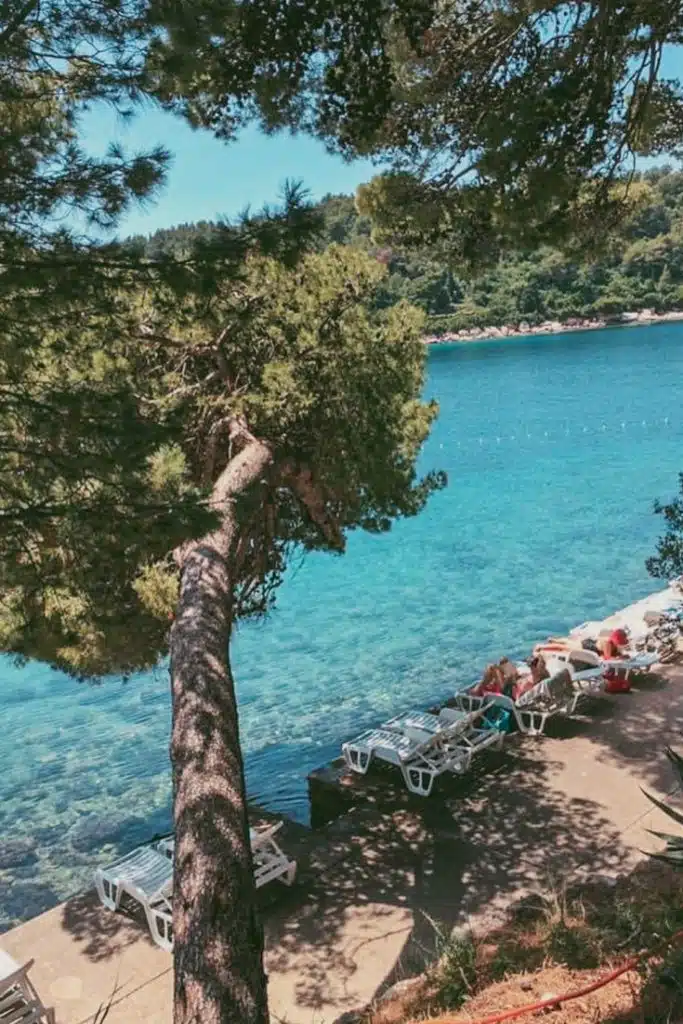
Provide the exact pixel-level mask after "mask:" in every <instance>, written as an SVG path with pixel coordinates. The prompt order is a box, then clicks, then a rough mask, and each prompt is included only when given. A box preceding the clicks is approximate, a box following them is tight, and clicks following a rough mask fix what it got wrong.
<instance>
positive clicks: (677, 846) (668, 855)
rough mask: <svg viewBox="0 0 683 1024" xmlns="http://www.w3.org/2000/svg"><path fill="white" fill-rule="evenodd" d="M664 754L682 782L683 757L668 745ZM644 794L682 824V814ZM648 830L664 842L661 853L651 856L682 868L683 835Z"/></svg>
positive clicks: (673, 819) (668, 815) (648, 794)
mask: <svg viewBox="0 0 683 1024" xmlns="http://www.w3.org/2000/svg"><path fill="white" fill-rule="evenodd" d="M666 756H667V757H668V758H669V761H670V762H671V764H672V765H673V767H674V769H675V771H676V775H677V776H678V779H679V782H681V783H683V757H681V755H680V754H677V753H676V751H675V750H672V749H671V748H670V747H669V748H667V751H666ZM645 796H646V797H647V798H648V800H651V801H652V803H653V804H654V805H655V807H658V808H659V809H660V811H663V812H664V814H666V815H667V817H669V818H671V819H672V821H675V822H676V823H677V824H678V825H683V814H680V813H679V812H678V811H676V810H674V808H673V807H671V805H670V804H667V803H664V802H663V801H662V800H658V799H657V798H656V797H654V796H652V794H651V793H645ZM648 831H649V832H651V834H652V835H653V836H656V837H657V839H662V840H664V842H665V843H666V848H665V850H664V851H663V852H662V853H653V854H652V856H653V857H655V858H656V859H657V860H662V861H664V862H665V863H666V864H671V865H673V867H675V868H679V869H680V868H682V867H683V836H681V835H677V836H674V835H668V834H667V833H664V832H653V831H652V829H648Z"/></svg>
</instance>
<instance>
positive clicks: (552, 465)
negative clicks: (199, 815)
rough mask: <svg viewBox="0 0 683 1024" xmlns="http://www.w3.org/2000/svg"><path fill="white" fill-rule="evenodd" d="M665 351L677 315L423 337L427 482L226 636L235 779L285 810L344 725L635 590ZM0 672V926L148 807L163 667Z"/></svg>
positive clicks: (161, 818)
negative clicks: (566, 330) (410, 513)
mask: <svg viewBox="0 0 683 1024" xmlns="http://www.w3.org/2000/svg"><path fill="white" fill-rule="evenodd" d="M682 371H683V325H678V324H669V325H660V326H657V327H647V328H642V327H641V328H631V329H627V330H626V329H625V330H609V331H601V332H588V333H582V334H567V335H563V336H560V337H555V338H543V339H525V340H515V341H503V342H483V343H477V344H471V345H467V346H447V347H443V348H439V349H433V350H431V351H430V354H429V383H428V388H427V390H428V393H429V394H430V395H434V396H435V397H436V398H438V400H439V402H440V403H441V417H440V419H439V421H438V423H437V425H436V427H435V429H434V432H433V435H432V437H431V439H430V441H429V443H428V445H427V447H426V450H425V452H424V457H423V465H424V467H425V468H428V467H429V468H431V467H440V468H443V469H446V470H447V471H448V474H449V479H450V484H449V487H448V489H447V490H446V491H445V492H443V493H441V494H439V495H437V496H436V497H435V498H434V499H433V501H432V503H431V505H430V507H429V509H428V510H427V511H426V512H425V513H424V514H423V515H422V516H421V517H419V518H418V519H415V520H412V521H409V522H404V523H400V524H398V526H396V528H395V529H394V530H393V531H392V533H391V534H389V535H386V536H383V537H370V536H361V535H358V536H355V537H352V538H351V540H350V543H349V549H348V553H347V554H346V555H345V556H344V557H343V558H334V557H330V556H315V557H312V558H310V559H309V560H308V561H307V562H306V563H305V564H304V565H303V566H302V567H300V568H298V569H297V570H296V571H295V572H293V573H292V575H291V578H290V579H289V580H288V581H287V583H286V584H285V586H283V588H282V590H281V593H280V596H279V608H278V610H277V611H276V612H275V613H274V614H273V615H272V616H271V617H270V618H269V619H268V620H267V621H266V622H264V623H262V624H257V625H250V626H248V627H244V628H242V629H241V630H240V632H239V635H238V637H237V639H236V641H235V650H234V661H235V670H236V676H237V681H238V691H239V701H240V710H241V724H242V736H243V742H244V747H245V752H246V762H247V777H248V785H249V789H250V794H251V796H252V797H253V798H255V799H256V800H258V801H259V802H261V803H262V804H264V805H265V806H267V807H269V808H271V809H275V810H278V811H281V812H283V813H286V814H290V815H293V816H295V817H297V818H299V819H301V820H305V819H306V816H307V810H308V808H307V799H306V774H307V772H308V771H310V770H311V769H312V768H315V767H317V766H318V765H320V764H322V763H323V762H325V761H327V760H329V759H330V758H332V757H334V756H336V755H337V753H338V752H339V746H340V743H341V742H342V740H344V739H345V738H348V737H350V736H352V735H354V734H355V733H357V732H358V731H360V730H361V729H362V728H364V727H366V726H368V725H372V724H375V723H378V722H380V721H381V720H382V719H383V718H384V717H386V716H387V715H388V714H389V713H393V712H396V711H399V710H400V709H401V708H405V707H408V706H410V705H415V704H417V705H426V704H428V703H429V702H430V701H431V700H433V699H437V698H441V697H444V696H445V695H447V694H448V693H449V692H451V691H453V690H454V689H455V688H457V687H461V686H463V685H465V684H466V683H468V682H470V681H471V680H472V679H473V678H475V676H476V675H477V671H478V670H479V669H480V668H481V667H482V666H483V665H484V664H485V663H486V661H487V660H489V659H490V658H492V657H496V658H499V657H501V656H502V655H503V654H508V655H511V656H513V655H519V656H523V655H525V654H527V653H528V651H529V648H530V646H531V644H532V643H533V641H535V640H536V639H538V638H542V637H544V636H546V635H547V634H548V633H552V632H555V631H562V630H564V629H566V628H568V627H570V626H572V625H574V624H576V623H577V622H580V621H583V620H584V619H588V618H594V617H601V616H603V615H606V614H607V613H609V612H611V611H614V610H615V609H616V608H618V607H621V606H622V605H624V604H627V603H628V602H630V601H632V600H635V599H636V598H639V597H642V596H644V595H645V594H646V593H648V592H649V591H650V590H653V589H655V588H656V587H657V586H658V584H656V583H654V584H653V582H652V581H651V580H649V578H648V576H647V573H646V572H645V567H644V561H645V558H646V557H647V556H648V555H649V554H650V553H652V550H653V545H654V540H655V538H656V536H657V532H658V528H659V523H658V521H657V520H656V519H655V517H654V516H653V515H652V513H651V506H652V501H653V499H654V498H655V497H657V496H660V497H667V496H670V495H673V493H674V492H675V490H676V487H677V474H678V472H679V470H681V469H683V409H682V408H681V400H680V391H679V382H680V380H681V377H682ZM0 671H1V673H2V681H1V683H0V715H1V716H2V723H3V728H2V732H1V733H0V930H2V929H4V928H6V927H9V926H10V925H11V924H12V923H15V922H17V921H19V920H22V919H25V918H27V917H30V916H32V915H34V914H36V913H38V912H40V911H41V910H44V909H46V908H47V907H49V906H51V905H52V904H54V903H55V902H57V901H58V900H59V899H62V898H64V897H65V896H67V895H69V894H70V893H72V892H74V891H76V890H77V889H79V888H80V887H82V886H83V885H84V884H88V883H89V879H90V874H91V870H92V868H93V866H94V865H95V864H96V863H98V862H101V861H102V860H106V859H107V857H110V856H111V855H112V854H114V853H116V852H119V851H120V852H123V851H124V850H127V849H129V848H130V847H131V846H133V845H134V844H135V843H137V842H139V841H142V840H144V839H146V838H148V837H149V836H150V835H151V834H152V833H154V832H156V831H161V830H163V829H167V828H168V826H169V820H170V817H169V815H170V776H169V768H168V761H167V746H168V734H169V721H170V714H169V697H168V685H167V679H166V675H165V672H164V671H163V670H162V669H160V670H158V671H157V672H155V673H150V674H148V675H146V676H144V677H142V678H139V679H134V680H132V681H130V682H128V683H126V684H123V683H121V682H120V681H117V680H110V681H108V682H106V683H104V684H102V685H100V686H96V687H93V686H88V685H84V684H78V683H75V682H73V681H72V680H70V679H67V678H65V677H63V676H61V675H59V674H57V673H54V672H51V671H49V670H48V669H46V668H44V667H42V666H40V665H30V666H28V667H25V668H22V669H17V668H14V667H13V666H11V665H10V664H9V663H8V662H7V661H4V662H2V663H0Z"/></svg>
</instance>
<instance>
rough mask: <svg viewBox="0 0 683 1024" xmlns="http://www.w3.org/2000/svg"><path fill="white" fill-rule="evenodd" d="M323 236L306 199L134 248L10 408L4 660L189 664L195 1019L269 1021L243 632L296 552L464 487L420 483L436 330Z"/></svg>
mask: <svg viewBox="0 0 683 1024" xmlns="http://www.w3.org/2000/svg"><path fill="white" fill-rule="evenodd" d="M318 223H319V218H318V215H317V214H316V213H315V212H314V211H311V210H309V209H308V207H307V206H306V204H305V203H304V202H303V201H302V200H301V197H300V195H299V194H298V193H297V192H296V191H294V192H293V193H290V195H289V198H288V203H287V207H286V210H285V211H284V213H283V214H282V215H278V214H270V215H263V216H259V217H258V218H256V219H255V220H254V221H251V222H245V223H242V224H241V225H238V226H236V227H234V228H231V227H229V226H227V225H213V226H211V229H210V230H205V229H204V228H203V229H201V230H200V231H199V232H198V233H197V234H196V235H194V234H193V233H192V232H190V233H188V232H187V231H185V230H183V231H181V232H179V233H178V234H177V235H176V236H175V237H174V238H173V240H172V242H170V243H169V239H168V238H166V239H164V240H163V244H158V241H159V240H157V242H156V243H155V242H154V241H152V244H151V247H150V248H151V250H152V251H154V252H156V257H155V258H154V259H151V258H150V257H149V255H146V254H145V253H144V252H142V251H140V247H139V246H138V245H137V244H135V243H131V244H130V245H129V246H124V247H122V248H121V250H120V252H119V254H118V258H119V259H120V261H121V263H122V264H123V265H124V266H126V259H127V258H128V254H129V252H130V254H131V259H132V260H133V261H134V264H135V269H134V272H132V277H131V279H130V282H129V287H127V288H123V287H121V282H122V277H121V272H120V271H119V269H117V267H116V266H113V267H112V266H109V268H108V270H107V272H106V273H104V272H103V273H102V275H101V277H100V284H102V283H103V282H104V283H105V284H106V285H107V288H106V290H105V291H104V293H103V295H102V296H101V305H100V307H99V310H97V309H96V308H95V307H94V303H93V306H92V307H91V308H88V306H87V304H86V305H85V307H81V316H80V321H79V322H78V329H77V327H76V321H73V322H72V320H71V319H68V320H67V322H66V326H65V325H64V324H63V323H60V321H59V320H56V321H55V322H54V323H53V324H52V325H51V327H50V330H49V331H47V332H46V333H45V336H44V339H43V342H42V344H41V345H40V346H37V345H34V346H33V347H32V359H31V364H30V366H29V365H26V366H24V368H23V371H22V377H21V380H22V382H23V387H24V389H25V390H24V392H23V393H22V395H20V396H17V395H15V394H14V392H12V391H11V389H7V390H6V391H5V392H4V393H3V397H4V405H3V406H2V409H1V415H0V421H1V422H2V428H3V436H4V439H5V443H6V444H5V451H6V453H7V454H6V455H5V460H6V461H5V465H4V466H3V469H4V473H3V480H4V481H6V487H7V490H6V501H5V504H4V509H3V514H0V530H1V531H2V537H3V559H2V562H1V563H0V575H1V578H2V584H3V598H4V600H3V604H2V607H1V609H0V639H1V640H2V644H3V648H4V649H5V650H6V651H10V652H11V653H13V654H15V655H18V656H20V657H38V658H41V659H42V660H45V661H48V662H50V663H51V664H53V665H56V666H57V667H60V668H62V669H65V670H66V671H68V672H71V673H73V674H75V675H77V676H79V677H88V678H91V677H94V676H102V675H104V674H107V673H109V672H132V671H134V670H136V669H139V668H142V667H145V666H148V665H151V664H153V663H155V662H156V661H157V660H158V658H159V657H161V656H162V655H164V654H165V653H167V652H168V650H169V647H170V652H171V666H172V671H171V677H172V693H173V721H174V726H173V739H172V765H173V773H174V794H175V797H174V804H175V811H174V817H175V826H176V866H175V880H174V935H175V949H176V953H175V955H176V972H175V984H176V1011H175V1014H176V1020H177V1021H178V1022H185V1021H194V1020H197V1019H201V1020H203V1021H221V1022H223V1021H225V1022H227V1021H233V1020H240V1021H245V1022H252V1021H253V1022H259V1024H261V1022H262V1021H265V1019H266V1014H267V1004H266V994H265V983H264V978H263V971H262V964H261V952H262V939H261V933H260V927H259V925H258V920H257V916H256V913H255V904H254V898H253V895H254V894H253V874H252V864H251V853H250V845H249V838H248V826H247V817H246V802H245V791H244V778H243V767H242V759H241V752H240V746H239V733H238V727H237V707H236V700H235V693H234V686H233V680H232V674H231V670H230V664H229V658H228V651H229V641H230V636H231V631H232V628H233V624H234V622H235V621H236V619H237V618H238V617H239V616H242V615H254V614H261V613H262V612H263V611H265V610H266V609H267V608H268V607H270V606H271V604H272V602H273V600H274V596H275V592H276V588H277V584H278V582H279V581H280V579H281V578H282V574H283V572H284V571H285V568H286V565H287V562H288V558H289V556H290V555H291V553H292V552H294V551H297V550H298V551H302V550H303V551H309V550H312V549H316V548H322V549H325V550H329V551H333V552H340V551H343V549H344V546H345V538H346V535H347V534H348V532H349V531H351V530H354V529H364V530H369V531H372V532H380V531H384V530H387V529H389V528H390V526H391V524H392V522H393V521H394V520H395V519H396V518H398V517H402V516H412V515H415V514H417V513H418V512H419V511H420V509H421V508H422V507H423V506H424V504H425V502H426V500H427V498H428V496H429V494H430V493H431V492H432V491H433V490H434V489H435V488H437V487H440V486H442V484H443V482H444V481H443V478H442V477H441V476H439V475H430V476H428V477H426V478H425V479H423V480H418V479H417V478H416V475H415V462H416V457H417V454H418V452H419V450H420V447H421V445H422V442H423V441H424V439H425V437H426V435H427V433H428V431H429V427H430V424H431V422H432V419H433V417H434V415H435V412H436V409H435V407H434V405H433V404H427V405H426V404H423V403H422V401H421V392H422V387H423V374H424V358H425V350H424V346H423V345H422V343H421V340H420V336H421V332H422V328H423V318H422V315H421V314H420V313H419V311H417V310H415V309H414V308H412V307H410V306H409V305H408V304H407V303H405V302H400V303H397V304H393V305H392V307H391V308H390V309H388V310H383V309H381V308H380V304H379V303H378V302H376V301H375V293H376V291H377V290H378V289H379V287H380V286H381V283H382V280H383V279H384V277H385V275H386V270H385V268H384V266H383V264H382V263H381V262H380V261H378V260H377V259H375V258H373V257H372V256H371V255H369V254H367V253H364V252H362V251H360V250H359V249H358V248H355V247H352V246H346V247H341V246H331V247H328V248H326V249H325V250H324V251H316V249H317V248H319V247H317V246H316V244H315V242H316V237H317V235H316V232H317V229H318ZM307 247H309V250H310V251H308V253H306V248H307ZM73 301H74V307H73V308H74V312H76V311H77V310H78V307H77V305H76V300H75V299H74V300H73ZM60 388H61V389H63V390H64V392H65V393H66V396H67V400H65V402H64V403H63V405H60V403H59V397H60V394H61V392H60ZM169 620H173V626H172V629H171V630H170V636H169V625H170V621H169ZM212 950H214V951H215V950H220V951H221V952H220V956H219V957H218V960H217V959H216V957H215V956H214V955H213V954H211V952H210V951H212ZM217 963H220V964H230V968H229V970H228V969H225V970H224V969H223V968H222V967H221V968H219V967H217Z"/></svg>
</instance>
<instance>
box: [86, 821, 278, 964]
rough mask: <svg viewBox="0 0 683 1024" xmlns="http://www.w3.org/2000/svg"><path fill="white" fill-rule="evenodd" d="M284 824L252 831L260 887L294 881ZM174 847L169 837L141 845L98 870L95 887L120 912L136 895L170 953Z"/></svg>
mask: <svg viewBox="0 0 683 1024" xmlns="http://www.w3.org/2000/svg"><path fill="white" fill-rule="evenodd" d="M282 824H283V822H281V821H280V822H277V823H276V824H274V825H269V826H267V827H266V828H263V829H251V830H250V839H251V850H252V859H253V862H254V882H255V884H256V888H257V889H258V888H260V887H261V886H263V885H266V883H268V882H271V881H273V880H275V879H277V880H279V881H281V882H283V883H284V884H285V885H291V884H292V883H293V881H294V877H295V875H296V861H294V860H290V859H289V858H288V857H287V855H286V854H285V853H284V851H283V850H282V849H281V848H280V846H279V845H278V843H277V842H276V841H275V839H274V836H275V833H276V832H277V831H278V830H279V829H280V828H281V827H282ZM173 852H174V840H173V837H172V836H168V837H166V838H165V839H161V840H158V841H157V842H154V843H148V844H147V845H145V846H139V847H138V848H137V849H136V850H132V851H131V853H129V854H126V856H125V857H121V858H120V859H119V860H117V861H114V863H113V864H110V865H109V866H108V867H106V868H98V869H97V870H96V871H95V888H96V889H97V894H98V896H99V898H100V900H101V901H102V903H103V904H104V906H105V907H107V908H108V909H109V910H113V911H117V910H119V909H120V907H121V903H122V899H123V898H124V897H128V898H129V899H131V900H134V901H135V902H136V903H137V904H138V905H139V906H140V907H141V908H142V910H143V912H144V914H145V918H146V920H147V925H148V927H149V930H150V934H151V936H152V938H153V939H154V941H155V942H156V944H157V945H158V946H161V948H162V949H165V950H168V951H169V952H171V951H172V950H173Z"/></svg>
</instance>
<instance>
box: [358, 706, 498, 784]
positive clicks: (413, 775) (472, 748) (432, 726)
mask: <svg viewBox="0 0 683 1024" xmlns="http://www.w3.org/2000/svg"><path fill="white" fill-rule="evenodd" d="M503 738H504V737H503V734H502V733H501V732H499V731H497V730H495V729H491V728H488V727H487V723H486V721H485V712H484V711H483V710H480V709H478V710H476V711H465V710H463V709H459V708H455V709H454V708H444V709H443V710H442V711H441V712H439V714H438V715H434V714H430V713H428V712H424V711H408V712H406V713H405V714H402V715H398V716H397V717H396V718H392V719H390V720H389V721H388V722H385V723H384V724H383V725H381V726H380V727H379V729H370V730H368V731H367V732H364V733H362V734H361V735H360V736H357V737H356V739H354V740H349V742H347V743H344V744H343V745H342V753H343V755H344V760H345V761H346V764H347V765H348V767H349V768H350V769H351V770H352V771H354V772H358V773H359V774H361V775H365V773H366V772H367V770H368V768H369V767H370V764H371V763H372V761H373V759H374V758H377V759H378V760H380V761H385V762H387V763H388V764H393V765H395V766H396V767H397V768H399V769H400V771H401V774H402V776H403V780H404V782H405V784H406V787H407V789H408V790H409V792H411V793H414V794H415V795H416V796H429V794H430V793H431V791H432V786H433V785H434V780H435V779H436V778H437V777H438V776H439V775H443V774H444V772H452V773H453V774H455V775H461V774H463V773H464V772H466V771H467V770H468V768H469V767H470V764H471V762H472V758H473V757H475V756H476V755H477V754H478V753H480V752H481V751H482V750H485V749H487V748H489V747H500V746H501V745H502V743H503Z"/></svg>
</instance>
